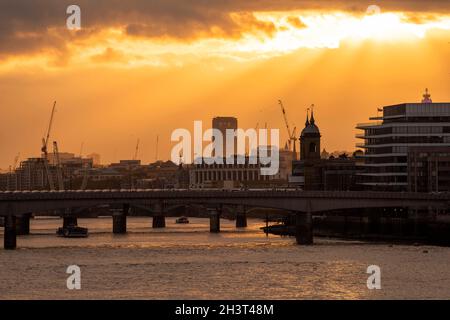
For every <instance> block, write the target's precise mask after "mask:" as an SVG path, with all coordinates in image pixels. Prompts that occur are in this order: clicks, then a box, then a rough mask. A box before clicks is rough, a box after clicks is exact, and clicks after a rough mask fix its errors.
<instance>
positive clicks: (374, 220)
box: [367, 208, 383, 234]
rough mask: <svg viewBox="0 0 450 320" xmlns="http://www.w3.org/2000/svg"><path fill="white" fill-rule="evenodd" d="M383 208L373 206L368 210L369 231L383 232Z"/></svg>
mask: <svg viewBox="0 0 450 320" xmlns="http://www.w3.org/2000/svg"><path fill="white" fill-rule="evenodd" d="M382 210H383V209H381V208H380V209H377V208H372V209H369V210H368V226H367V229H368V232H369V234H379V233H380V232H381V214H382V212H383V211H382Z"/></svg>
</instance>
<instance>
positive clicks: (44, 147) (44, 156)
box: [41, 101, 56, 190]
mask: <svg viewBox="0 0 450 320" xmlns="http://www.w3.org/2000/svg"><path fill="white" fill-rule="evenodd" d="M55 110H56V101H55V102H54V103H53V108H52V112H51V114H50V121H49V123H48V129H47V134H46V135H45V138H42V147H41V151H42V159H43V162H44V167H45V173H46V175H47V179H48V185H49V187H50V190H54V189H55V186H54V184H53V178H52V175H51V172H50V169H49V167H48V149H47V146H48V139H49V137H50V132H51V129H52V124H53V117H54V115H55Z"/></svg>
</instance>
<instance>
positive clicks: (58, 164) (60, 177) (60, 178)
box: [53, 141, 64, 190]
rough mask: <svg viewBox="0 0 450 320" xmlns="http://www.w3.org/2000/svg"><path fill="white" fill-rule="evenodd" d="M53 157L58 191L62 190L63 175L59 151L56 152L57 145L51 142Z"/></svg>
mask: <svg viewBox="0 0 450 320" xmlns="http://www.w3.org/2000/svg"><path fill="white" fill-rule="evenodd" d="M53 156H54V160H55V162H56V163H55V165H56V174H57V178H58V189H59V190H64V180H63V174H62V168H61V159H60V158H59V150H58V143H57V142H56V141H53Z"/></svg>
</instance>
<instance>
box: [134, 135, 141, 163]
mask: <svg viewBox="0 0 450 320" xmlns="http://www.w3.org/2000/svg"><path fill="white" fill-rule="evenodd" d="M139 142H140V139H138V140H137V142H136V149H135V150H134V156H133V160H137V156H138V152H139Z"/></svg>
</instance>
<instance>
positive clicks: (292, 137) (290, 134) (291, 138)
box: [278, 100, 297, 157]
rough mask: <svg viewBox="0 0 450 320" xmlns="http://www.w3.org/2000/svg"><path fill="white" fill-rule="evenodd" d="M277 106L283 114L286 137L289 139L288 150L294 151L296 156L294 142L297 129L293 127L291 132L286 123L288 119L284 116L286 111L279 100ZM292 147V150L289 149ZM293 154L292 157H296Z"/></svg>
mask: <svg viewBox="0 0 450 320" xmlns="http://www.w3.org/2000/svg"><path fill="white" fill-rule="evenodd" d="M278 104H279V105H280V107H281V112H282V113H283V119H284V123H285V125H286V130H287V132H288V137H289V140H288V146H289V150H291V151H294V153H295V154H296V153H297V150H296V141H297V137H296V134H297V133H296V132H297V127H295V128H294V129H293V130H291V128H290V126H289V121H288V118H287V115H286V110H285V109H284V105H283V102H282V101H281V100H278ZM292 145H293V146H294V148H293V150H292V148H291V147H292ZM295 154H294V157H296V156H295Z"/></svg>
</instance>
